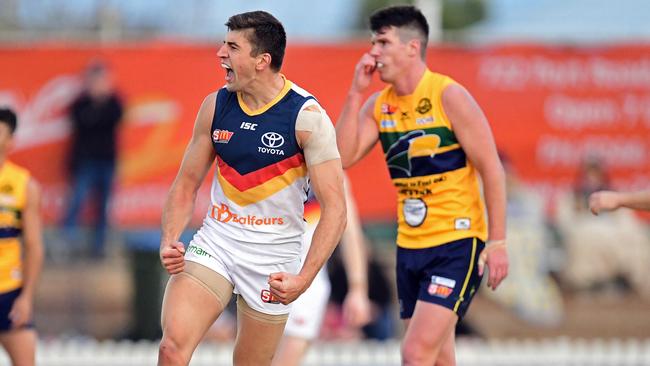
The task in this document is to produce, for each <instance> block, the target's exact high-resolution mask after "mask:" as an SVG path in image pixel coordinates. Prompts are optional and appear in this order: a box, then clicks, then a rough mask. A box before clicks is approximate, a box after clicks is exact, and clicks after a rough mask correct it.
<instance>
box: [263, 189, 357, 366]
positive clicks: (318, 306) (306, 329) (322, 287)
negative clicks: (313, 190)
mask: <svg viewBox="0 0 650 366" xmlns="http://www.w3.org/2000/svg"><path fill="white" fill-rule="evenodd" d="M345 200H346V203H347V216H348V218H347V226H346V228H345V230H344V231H343V236H342V237H341V246H340V247H339V248H340V250H341V253H342V256H343V263H344V266H345V269H346V273H347V282H348V291H347V295H346V297H345V300H344V302H343V316H344V319H345V321H346V323H347V324H348V325H349V326H351V327H354V328H358V327H361V326H364V325H366V324H367V323H368V322H369V321H370V301H369V299H368V276H367V272H368V266H367V259H366V258H367V255H366V246H365V239H364V235H363V231H362V228H361V222H360V221H359V216H358V214H357V208H356V204H355V202H354V196H352V192H351V188H350V182H349V181H348V180H347V179H346V181H345ZM319 218H320V205H319V204H318V201H317V200H316V199H315V197H313V196H310V198H309V201H307V203H305V220H306V221H307V231H306V233H305V238H304V244H303V247H302V255H301V256H302V261H304V259H305V257H306V255H307V252H308V250H309V247H310V243H311V239H312V236H313V234H314V229H315V228H316V224H317V223H318V219H319ZM329 296H330V282H329V279H328V275H327V269H326V268H325V266H323V268H322V269H321V270H320V272H318V275H316V278H314V282H312V284H311V286H309V289H307V291H305V292H304V293H303V294H302V295H301V296H300V297H299V298H298V300H296V301H294V303H293V306H292V307H291V312H290V313H289V318H288V319H287V324H286V325H285V328H284V336H283V337H282V340H281V341H280V345H279V346H278V350H277V351H276V354H275V356H274V357H273V365H275V366H295V365H300V362H301V360H302V359H303V357H304V356H305V353H306V352H307V350H308V348H309V345H310V343H311V342H312V341H313V340H314V339H315V338H316V337H318V333H319V330H320V328H321V324H322V322H323V316H324V315H325V311H326V308H327V303H328V300H329Z"/></svg>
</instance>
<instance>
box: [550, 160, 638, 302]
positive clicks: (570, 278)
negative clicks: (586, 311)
mask: <svg viewBox="0 0 650 366" xmlns="http://www.w3.org/2000/svg"><path fill="white" fill-rule="evenodd" d="M610 175H611V174H610V171H609V168H608V166H607V165H606V164H605V162H604V160H603V159H602V158H600V157H597V156H594V155H587V156H585V157H584V158H583V159H582V161H581V164H580V166H579V169H578V174H577V175H576V178H575V183H574V189H573V191H572V192H567V193H566V194H565V195H563V196H560V197H559V198H558V201H557V220H556V222H557V229H558V233H559V235H560V236H561V238H562V240H563V242H564V246H565V249H566V258H565V260H566V262H565V264H564V267H563V270H562V271H561V273H560V277H561V279H562V281H563V283H564V284H565V285H567V286H568V287H569V288H570V289H572V290H577V291H581V292H584V293H588V292H592V293H601V294H607V293H608V292H612V290H613V292H614V293H621V292H623V290H625V288H626V287H629V288H630V289H633V290H635V291H636V292H638V293H639V295H641V296H643V297H644V298H646V299H650V282H648V281H647V278H648V277H649V276H650V267H648V265H647V264H648V263H650V238H649V237H648V235H647V231H646V228H645V227H644V224H643V222H641V220H640V219H639V218H638V217H636V216H635V215H634V214H633V213H632V212H631V211H628V210H616V211H612V212H605V211H606V210H599V209H597V210H596V211H597V212H600V214H599V215H598V216H594V215H592V214H591V212H590V205H592V200H593V201H595V200H597V199H598V194H596V195H594V193H596V192H609V191H608V190H609V189H610V187H611V183H610V179H609V176H610ZM590 197H591V198H590ZM596 206H597V204H596V205H594V207H592V208H591V211H592V212H593V211H594V209H596V208H597V207H596ZM621 243H625V250H621Z"/></svg>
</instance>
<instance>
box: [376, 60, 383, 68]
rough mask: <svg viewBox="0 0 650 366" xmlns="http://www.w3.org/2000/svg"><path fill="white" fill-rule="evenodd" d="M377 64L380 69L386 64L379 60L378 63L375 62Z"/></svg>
mask: <svg viewBox="0 0 650 366" xmlns="http://www.w3.org/2000/svg"><path fill="white" fill-rule="evenodd" d="M375 66H376V67H377V68H378V69H381V68H382V67H384V64H383V63H382V62H379V61H377V63H376V64H375Z"/></svg>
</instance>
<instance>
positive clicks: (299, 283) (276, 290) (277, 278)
mask: <svg viewBox="0 0 650 366" xmlns="http://www.w3.org/2000/svg"><path fill="white" fill-rule="evenodd" d="M268 282H269V287H270V290H271V294H273V296H275V298H277V299H278V301H280V303H282V304H284V305H288V304H290V303H292V302H293V301H294V300H296V299H297V298H298V296H300V295H301V294H302V293H303V292H305V291H306V290H307V288H308V287H309V284H308V283H307V280H306V279H304V278H303V277H302V276H300V275H294V274H291V273H287V272H276V273H271V274H270V275H269V281H268Z"/></svg>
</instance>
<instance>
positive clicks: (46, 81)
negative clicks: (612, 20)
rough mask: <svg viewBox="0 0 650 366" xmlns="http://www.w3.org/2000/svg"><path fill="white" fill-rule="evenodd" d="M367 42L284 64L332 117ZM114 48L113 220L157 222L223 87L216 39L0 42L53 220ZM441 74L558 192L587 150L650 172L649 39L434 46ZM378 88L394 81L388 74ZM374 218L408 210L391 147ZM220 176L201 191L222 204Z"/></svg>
mask: <svg viewBox="0 0 650 366" xmlns="http://www.w3.org/2000/svg"><path fill="white" fill-rule="evenodd" d="M366 49H367V46H366V45H360V44H346V45H318V46H308V45H301V46H293V47H289V49H288V51H287V55H286V57H285V65H284V67H283V73H284V74H285V75H286V76H287V77H288V78H289V79H291V80H292V81H294V82H295V83H297V84H298V85H300V86H302V87H303V88H305V89H306V90H308V91H310V92H312V93H313V94H314V95H315V96H316V97H317V99H318V100H319V101H320V102H321V104H323V106H324V107H325V108H326V109H327V110H328V112H329V114H330V116H331V117H332V119H333V120H336V117H337V116H338V113H339V112H340V109H341V106H342V104H343V101H344V98H345V95H346V93H347V90H348V87H349V83H350V78H351V76H352V72H353V68H354V65H355V63H356V61H357V59H358V58H359V57H360V56H361V54H362V53H363V52H364V51H365V50H366ZM97 58H101V59H103V60H104V61H106V62H107V63H108V64H109V65H110V67H111V68H112V70H113V73H114V75H115V78H116V82H117V86H118V89H119V90H120V92H121V95H122V96H123V97H124V100H125V101H126V103H127V113H126V117H125V119H124V121H123V126H122V129H121V132H120V142H119V144H120V165H119V169H118V181H117V184H116V193H115V196H114V199H113V202H112V206H111V207H112V219H113V221H115V222H118V223H119V224H121V225H124V226H152V225H157V224H158V223H159V221H160V213H161V209H162V205H163V201H164V199H165V195H166V193H167V190H168V189H169V186H170V184H171V182H172V180H173V179H174V176H175V174H176V172H177V169H178V166H179V164H180V160H181V158H182V154H183V151H184V149H185V146H186V144H187V142H188V139H189V137H190V135H191V131H192V126H193V122H194V117H195V115H196V112H197V110H198V107H199V105H200V104H201V102H202V100H203V98H204V97H205V96H206V95H207V94H209V93H210V92H212V91H214V90H216V89H218V88H219V87H221V86H222V85H223V77H224V72H223V71H222V70H221V67H220V63H219V60H218V58H217V57H216V46H209V45H185V44H135V45H114V46H107V47H95V46H89V47H82V46H69V45H41V46H30V47H21V46H15V47H14V46H4V47H0V105H7V104H9V105H11V106H13V107H14V108H15V109H16V110H17V112H18V113H19V118H20V121H19V129H18V132H17V135H16V144H15V145H16V146H15V148H14V151H13V152H12V154H11V156H10V158H11V159H12V160H14V161H15V162H17V163H18V164H21V165H23V166H25V167H27V168H29V169H30V170H31V171H32V172H33V174H34V176H35V177H36V178H37V179H38V180H39V181H40V182H41V184H42V186H43V190H44V210H45V214H46V219H47V220H48V222H50V223H53V222H56V221H57V220H59V219H60V216H61V212H62V210H63V209H64V207H65V205H66V199H67V198H66V197H67V194H68V192H67V190H68V185H67V174H66V171H67V168H66V161H67V160H66V159H67V157H66V156H67V151H68V146H69V144H68V142H69V131H70V127H69V122H68V119H67V115H66V110H67V107H68V106H69V104H70V102H71V101H72V100H73V98H74V97H75V96H76V94H77V93H78V91H79V89H80V79H79V73H80V72H81V70H83V68H84V67H85V65H86V64H87V63H88V62H89V61H90V60H93V59H97ZM428 62H429V64H430V67H431V69H432V70H434V71H438V72H442V73H445V74H448V75H450V76H452V77H453V78H454V79H456V80H457V81H459V82H460V83H462V84H463V85H465V86H466V87H467V88H468V89H469V90H470V92H471V93H472V94H473V95H474V97H475V98H476V99H477V101H478V102H479V104H480V105H481V106H482V108H483V110H484V111H485V113H486V115H487V116H488V119H489V120H490V123H491V125H492V129H493V132H494V135H495V138H496V140H497V144H498V146H499V149H500V150H502V151H503V152H504V153H506V154H507V155H508V156H509V158H510V160H511V162H512V163H513V165H514V166H515V168H516V169H517V171H518V173H519V174H520V176H521V177H522V178H523V179H524V180H525V181H527V182H529V183H532V184H534V185H535V186H536V187H538V188H539V189H540V190H541V191H542V192H544V194H546V195H548V197H549V199H551V198H552V197H553V195H554V193H556V192H557V191H562V190H565V189H567V188H569V187H570V186H571V185H572V184H573V181H574V179H575V175H576V170H577V167H578V165H579V163H580V162H581V161H582V159H584V158H585V157H586V156H598V157H601V158H602V159H603V160H604V161H605V163H606V166H607V168H608V172H609V174H610V178H611V180H612V183H613V185H614V187H616V188H624V189H632V188H643V187H648V186H649V184H648V182H650V159H649V158H650V46H633V45H632V46H612V47H602V48H578V47H542V46H508V47H489V48H473V49H467V48H450V47H438V48H432V49H431V50H430V52H429V58H428ZM374 87H375V88H374V89H375V90H379V89H380V88H381V87H382V84H381V82H379V81H376V83H375V85H374ZM349 173H350V176H351V178H352V182H353V188H354V193H355V196H356V198H357V200H358V204H359V207H360V212H361V214H362V216H363V217H364V219H367V220H373V219H380V220H384V219H391V218H392V217H394V216H395V214H394V209H395V195H394V191H393V189H392V186H391V184H390V181H389V179H388V173H387V170H386V168H385V166H384V163H383V159H382V156H381V151H380V150H379V149H378V148H376V149H375V150H373V152H372V153H371V155H370V156H369V157H368V158H366V159H365V160H363V161H362V162H361V163H360V164H359V165H357V166H355V167H354V168H352V169H351V170H350V172H349ZM211 178H212V177H211V175H209V176H208V177H207V178H206V184H205V185H204V188H203V189H202V191H201V195H200V197H199V200H198V201H197V210H196V211H197V218H199V217H200V216H202V215H204V214H205V212H206V211H205V210H207V207H208V205H209V202H208V199H209V198H208V197H209V196H208V194H207V190H208V186H209V183H210V182H209V181H210V180H211Z"/></svg>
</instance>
